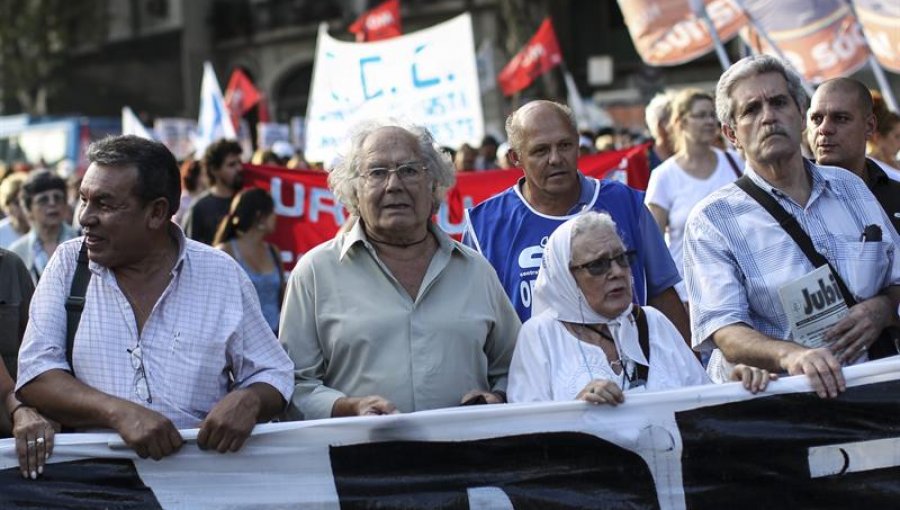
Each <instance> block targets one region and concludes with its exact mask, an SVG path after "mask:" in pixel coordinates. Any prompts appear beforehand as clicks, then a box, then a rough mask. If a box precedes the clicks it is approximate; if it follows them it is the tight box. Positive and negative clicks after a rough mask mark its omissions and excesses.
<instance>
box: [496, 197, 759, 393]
mask: <svg viewBox="0 0 900 510" xmlns="http://www.w3.org/2000/svg"><path fill="white" fill-rule="evenodd" d="M632 257H633V253H630V252H628V251H626V249H625V245H624V244H623V243H622V240H621V238H620V237H619V235H618V234H617V232H616V224H615V222H613V220H612V218H611V217H610V216H609V215H608V214H605V213H598V212H594V211H591V212H587V213H585V214H582V215H579V216H578V217H576V218H573V219H571V220H569V221H567V222H565V223H563V224H562V225H561V226H560V227H559V228H558V229H557V230H556V231H555V232H554V233H553V234H552V235H551V236H550V238H549V240H548V242H547V246H546V247H545V248H544V258H543V261H542V263H541V269H540V272H539V273H538V278H537V282H536V283H535V288H534V305H533V306H534V314H533V316H532V318H531V319H530V320H529V321H527V322H526V323H525V324H524V325H523V326H522V329H521V330H520V332H519V337H518V341H517V345H516V349H515V353H514V354H513V360H512V363H511V365H510V369H509V387H508V396H509V401H510V402H534V401H549V400H571V399H580V400H586V401H588V402H591V403H595V404H612V405H616V404H619V403H621V402H624V399H625V397H624V392H627V391H633V390H637V389H646V390H649V391H657V390H665V389H673V388H679V387H683V386H692V385H698V384H707V383H709V382H710V381H709V379H708V377H707V375H706V372H705V371H704V370H703V367H702V366H701V365H700V363H699V362H698V361H697V359H696V357H695V356H694V354H693V353H692V352H691V350H690V349H689V348H688V347H687V345H685V343H684V340H683V339H682V337H681V335H680V334H679V333H678V330H677V329H675V326H674V325H673V324H672V323H671V322H669V320H668V319H667V318H666V317H665V316H664V315H663V314H662V313H660V312H659V311H657V310H656V309H654V308H651V307H646V306H645V307H638V306H637V305H634V304H632V285H633V282H632V277H631V269H630V263H631V262H630V261H631V259H632ZM642 337H643V340H642ZM642 344H643V345H642ZM648 358H649V359H648ZM732 378H733V379H734V380H742V381H743V383H744V387H745V388H747V389H748V390H750V391H752V392H754V393H756V392H757V391H761V390H763V389H765V387H766V384H767V383H768V381H769V380H770V379H772V378H774V376H772V375H770V374H769V373H768V372H766V371H765V370H761V369H757V368H752V367H747V366H743V365H742V366H739V367H736V368H735V372H734V374H733V377H732Z"/></svg>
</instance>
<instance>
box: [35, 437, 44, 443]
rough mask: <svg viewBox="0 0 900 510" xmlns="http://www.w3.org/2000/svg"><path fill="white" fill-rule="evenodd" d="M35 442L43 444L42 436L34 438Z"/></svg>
mask: <svg viewBox="0 0 900 510" xmlns="http://www.w3.org/2000/svg"><path fill="white" fill-rule="evenodd" d="M35 443H37V444H44V438H43V437H39V438H37V440H35Z"/></svg>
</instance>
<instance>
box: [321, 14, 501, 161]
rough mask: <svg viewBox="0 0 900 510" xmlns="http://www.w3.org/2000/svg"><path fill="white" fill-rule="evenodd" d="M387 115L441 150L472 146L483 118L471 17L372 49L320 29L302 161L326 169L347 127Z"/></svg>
mask: <svg viewBox="0 0 900 510" xmlns="http://www.w3.org/2000/svg"><path fill="white" fill-rule="evenodd" d="M385 117H394V118H400V119H408V120H414V121H415V122H416V123H418V124H422V125H424V126H426V127H427V128H428V129H429V131H431V133H432V135H434V137H435V139H436V140H437V141H438V143H440V144H441V145H446V146H448V147H459V146H460V145H461V144H463V143H464V142H468V143H470V144H473V145H477V144H478V141H479V140H481V137H482V136H483V135H484V119H483V115H482V111H481V91H480V90H479V88H478V71H477V69H476V65H475V43H474V40H473V36H472V19H471V16H470V15H469V14H462V15H460V16H457V17H455V18H453V19H451V20H449V21H446V22H444V23H440V24H438V25H435V26H433V27H430V28H426V29H424V30H420V31H418V32H413V33H411V34H407V35H404V36H401V37H395V38H392V39H388V40H384V41H378V42H371V43H348V42H342V41H338V40H337V39H334V38H332V37H331V36H330V35H328V31H327V26H326V25H324V24H323V25H322V26H321V27H320V28H319V37H318V40H317V43H316V60H315V64H314V68H313V79H312V86H311V89H310V93H309V108H308V110H307V114H306V123H307V124H306V158H307V160H309V161H321V162H325V163H330V162H331V160H332V159H333V158H334V156H335V152H336V150H337V148H338V146H339V144H340V143H341V142H342V141H343V139H344V137H345V136H346V134H347V132H348V130H349V128H350V127H351V126H352V125H353V124H355V123H356V122H357V121H360V120H364V119H372V118H385Z"/></svg>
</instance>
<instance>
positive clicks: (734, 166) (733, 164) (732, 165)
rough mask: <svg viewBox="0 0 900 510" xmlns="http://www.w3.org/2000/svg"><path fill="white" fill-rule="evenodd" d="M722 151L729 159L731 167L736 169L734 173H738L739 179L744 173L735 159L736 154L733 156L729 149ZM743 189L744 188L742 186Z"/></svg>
mask: <svg viewBox="0 0 900 510" xmlns="http://www.w3.org/2000/svg"><path fill="white" fill-rule="evenodd" d="M722 152H724V153H725V159H727V160H728V164H729V165H731V169H732V170H734V175H736V176H737V178H738V179H740V178H741V177H743V174H741V169H740V168H738V166H737V162H736V161H735V160H734V156H732V155H731V153H730V152H728V151H722ZM741 189H743V188H741ZM744 191H746V190H744Z"/></svg>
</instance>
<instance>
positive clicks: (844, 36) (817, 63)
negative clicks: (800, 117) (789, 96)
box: [741, 0, 869, 83]
mask: <svg viewBox="0 0 900 510" xmlns="http://www.w3.org/2000/svg"><path fill="white" fill-rule="evenodd" d="M744 8H746V9H747V12H748V13H749V14H750V16H751V17H752V18H753V19H754V20H755V21H756V22H757V24H758V25H759V26H760V28H761V29H762V30H765V31H766V33H768V35H769V37H771V38H772V40H773V41H774V42H775V44H776V45H777V46H778V48H779V49H780V50H781V51H782V53H783V54H784V56H785V58H786V59H787V60H789V61H790V63H791V65H793V66H794V68H796V69H797V71H798V72H799V73H800V74H802V75H803V77H804V78H806V80H807V81H809V82H812V83H819V82H822V81H825V80H829V79H831V78H838V77H841V76H850V75H851V74H853V73H854V72H856V71H857V70H858V69H859V68H860V67H862V66H864V65H865V64H866V60H867V59H868V58H869V48H868V47H867V46H866V41H865V39H864V38H863V36H862V33H861V31H860V28H859V24H858V23H857V22H856V18H855V17H854V16H853V13H852V12H851V11H850V8H849V7H848V6H847V4H846V3H844V1H843V0H745V1H744ZM741 37H743V38H744V40H745V41H747V44H749V45H750V46H752V47H753V48H754V49H755V50H756V51H757V52H759V53H769V54H773V55H774V54H775V53H774V51H772V49H771V48H770V47H769V45H768V44H766V42H765V41H764V40H763V39H762V38H761V37H760V36H759V35H758V34H756V32H755V31H754V30H753V29H752V28H750V27H747V28H746V29H745V31H744V32H742V34H741Z"/></svg>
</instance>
